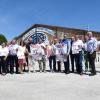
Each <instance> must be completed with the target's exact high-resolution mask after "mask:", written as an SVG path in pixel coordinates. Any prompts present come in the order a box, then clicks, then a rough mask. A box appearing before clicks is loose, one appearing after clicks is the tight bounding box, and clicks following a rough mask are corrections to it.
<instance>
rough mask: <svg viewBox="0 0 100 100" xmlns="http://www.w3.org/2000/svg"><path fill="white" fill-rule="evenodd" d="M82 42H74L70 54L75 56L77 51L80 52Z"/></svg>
mask: <svg viewBox="0 0 100 100" xmlns="http://www.w3.org/2000/svg"><path fill="white" fill-rule="evenodd" d="M82 48H83V42H82V41H81V40H77V41H74V42H73V43H72V54H77V53H79V51H82Z"/></svg>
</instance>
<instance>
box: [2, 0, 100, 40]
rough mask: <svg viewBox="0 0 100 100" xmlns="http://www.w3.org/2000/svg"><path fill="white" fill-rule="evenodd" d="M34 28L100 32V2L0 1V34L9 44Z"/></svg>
mask: <svg viewBox="0 0 100 100" xmlns="http://www.w3.org/2000/svg"><path fill="white" fill-rule="evenodd" d="M33 24H48V25H57V26H64V27H69V28H78V29H87V28H88V26H89V30H93V31H99V32H100V0H0V33H1V34H4V35H5V36H6V37H7V39H8V40H12V39H13V38H14V37H16V36H18V35H20V34H21V33H22V32H24V31H25V30H27V29H28V28H30V27H31V26H32V25H33Z"/></svg>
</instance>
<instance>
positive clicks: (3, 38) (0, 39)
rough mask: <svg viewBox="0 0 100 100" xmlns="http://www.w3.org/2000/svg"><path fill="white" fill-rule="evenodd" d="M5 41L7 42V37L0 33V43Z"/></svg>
mask: <svg viewBox="0 0 100 100" xmlns="http://www.w3.org/2000/svg"><path fill="white" fill-rule="evenodd" d="M2 42H4V43H6V42H7V38H6V37H5V36H4V35H3V34H0V43H2Z"/></svg>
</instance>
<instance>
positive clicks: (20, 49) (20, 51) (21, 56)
mask: <svg viewBox="0 0 100 100" xmlns="http://www.w3.org/2000/svg"><path fill="white" fill-rule="evenodd" d="M25 51H26V47H25V46H24V47H23V46H19V47H18V52H17V56H18V59H25Z"/></svg>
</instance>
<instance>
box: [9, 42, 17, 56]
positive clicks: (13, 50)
mask: <svg viewBox="0 0 100 100" xmlns="http://www.w3.org/2000/svg"><path fill="white" fill-rule="evenodd" d="M18 47H19V46H18V45H17V44H15V45H12V44H11V45H10V46H9V54H10V55H17V50H18Z"/></svg>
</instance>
